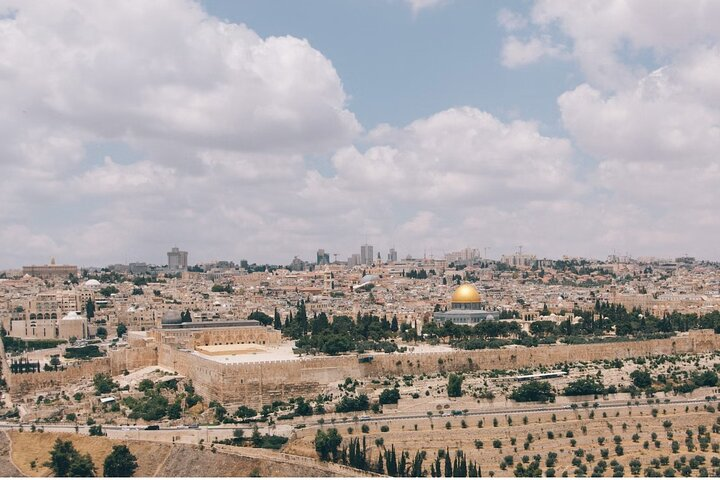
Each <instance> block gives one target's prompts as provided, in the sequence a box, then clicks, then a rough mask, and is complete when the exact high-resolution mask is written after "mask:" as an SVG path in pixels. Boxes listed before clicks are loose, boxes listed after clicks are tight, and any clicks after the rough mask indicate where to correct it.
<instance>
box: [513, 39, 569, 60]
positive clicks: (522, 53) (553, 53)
mask: <svg viewBox="0 0 720 480" xmlns="http://www.w3.org/2000/svg"><path fill="white" fill-rule="evenodd" d="M541 58H557V59H565V58H568V55H567V52H566V51H565V48H564V46H563V45H559V44H553V43H552V40H551V39H550V37H549V36H542V37H534V38H531V39H530V40H528V41H526V42H524V41H522V40H520V39H518V38H517V37H514V36H510V37H508V38H506V39H505V41H504V42H503V47H502V52H501V63H502V64H503V65H504V66H505V67H508V68H517V67H523V66H526V65H530V64H532V63H535V62H537V61H538V60H540V59H541Z"/></svg>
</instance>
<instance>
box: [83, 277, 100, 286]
mask: <svg viewBox="0 0 720 480" xmlns="http://www.w3.org/2000/svg"><path fill="white" fill-rule="evenodd" d="M85 286H86V287H99V286H100V282H98V281H97V280H95V279H94V278H91V279H90V280H88V281H87V282H85Z"/></svg>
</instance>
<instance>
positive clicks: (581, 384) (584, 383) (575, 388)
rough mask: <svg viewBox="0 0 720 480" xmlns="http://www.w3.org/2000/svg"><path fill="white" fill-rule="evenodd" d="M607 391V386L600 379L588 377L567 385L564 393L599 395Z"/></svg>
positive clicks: (570, 394) (569, 394)
mask: <svg viewBox="0 0 720 480" xmlns="http://www.w3.org/2000/svg"><path fill="white" fill-rule="evenodd" d="M604 391H605V386H604V385H603V384H602V382H601V381H600V380H597V379H594V378H591V377H586V378H579V379H577V380H575V381H574V382H571V383H570V384H568V386H567V387H565V390H564V391H563V393H564V394H565V395H567V396H576V395H599V394H601V393H603V392H604Z"/></svg>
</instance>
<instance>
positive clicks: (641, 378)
mask: <svg viewBox="0 0 720 480" xmlns="http://www.w3.org/2000/svg"><path fill="white" fill-rule="evenodd" d="M630 379H631V380H632V382H633V384H634V385H635V386H636V387H638V388H647V387H649V386H650V385H652V377H651V376H650V372H648V371H647V370H635V371H634V372H632V373H631V374H630Z"/></svg>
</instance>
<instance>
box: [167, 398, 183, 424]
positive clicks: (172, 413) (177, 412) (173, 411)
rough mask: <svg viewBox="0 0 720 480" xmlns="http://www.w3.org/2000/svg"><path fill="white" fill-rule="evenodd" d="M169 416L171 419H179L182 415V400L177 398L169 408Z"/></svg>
mask: <svg viewBox="0 0 720 480" xmlns="http://www.w3.org/2000/svg"><path fill="white" fill-rule="evenodd" d="M167 416H168V418H169V419H170V420H177V419H178V418H180V417H182V405H181V404H180V400H175V401H174V402H173V403H171V404H170V406H169V407H168V409H167Z"/></svg>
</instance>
